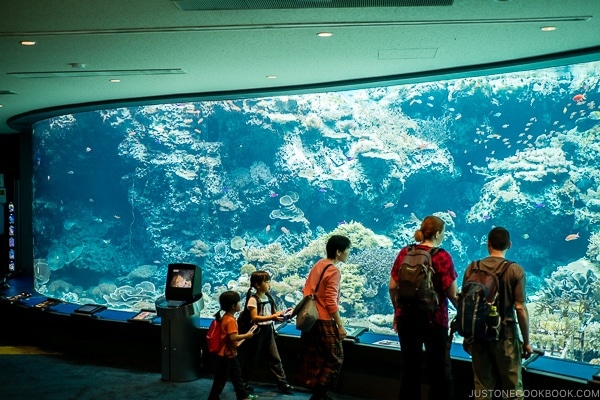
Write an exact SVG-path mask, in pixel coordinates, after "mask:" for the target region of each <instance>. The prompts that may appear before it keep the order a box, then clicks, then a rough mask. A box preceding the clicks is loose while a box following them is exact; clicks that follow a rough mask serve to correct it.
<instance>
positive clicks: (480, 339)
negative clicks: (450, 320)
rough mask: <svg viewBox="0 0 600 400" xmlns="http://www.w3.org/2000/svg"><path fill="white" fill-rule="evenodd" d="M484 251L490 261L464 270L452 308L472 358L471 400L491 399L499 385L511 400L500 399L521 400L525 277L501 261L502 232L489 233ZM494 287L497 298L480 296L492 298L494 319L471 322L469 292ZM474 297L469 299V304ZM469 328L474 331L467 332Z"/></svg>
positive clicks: (505, 241)
mask: <svg viewBox="0 0 600 400" xmlns="http://www.w3.org/2000/svg"><path fill="white" fill-rule="evenodd" d="M487 247H488V253H489V257H486V258H484V259H482V260H479V261H477V262H473V263H471V264H470V265H469V266H468V267H467V270H466V271H465V276H464V278H463V289H462V291H461V294H460V296H459V301H458V307H457V309H458V314H457V324H458V326H459V327H458V330H459V334H461V335H463V336H465V339H464V340H465V342H466V343H468V346H469V347H470V348H466V349H467V350H470V351H471V356H472V358H473V359H472V365H473V375H474V381H475V391H474V393H473V395H472V396H471V397H474V398H475V399H477V400H487V399H492V398H493V390H494V389H496V384H497V383H499V384H501V389H502V390H503V391H504V392H503V393H506V394H507V395H509V396H510V397H505V398H510V399H523V381H522V378H521V358H528V357H529V356H530V355H531V353H532V348H531V344H530V343H529V315H528V313H527V307H526V305H525V299H526V296H525V271H524V270H523V268H522V267H521V266H520V265H518V264H516V263H514V262H510V261H507V260H506V258H505V255H506V252H507V251H508V249H510V247H511V241H510V234H509V232H508V231H507V230H506V229H505V228H502V227H495V228H493V229H492V230H491V231H490V232H489V234H488V242H487ZM489 277H491V279H492V280H489ZM494 279H496V281H494ZM486 282H487V283H486ZM495 282H497V285H498V287H497V294H496V293H493V292H494V291H495V290H488V291H489V292H492V293H485V295H488V294H489V295H490V296H491V298H488V300H487V302H488V305H490V307H489V308H490V311H491V312H492V313H493V314H494V315H488V316H487V317H478V316H476V315H475V313H474V312H472V311H469V310H473V309H475V308H478V307H472V306H471V307H469V302H471V301H472V300H469V299H468V297H469V296H468V293H474V289H473V287H475V286H476V285H478V284H479V285H480V286H481V287H482V288H485V287H486V286H487V287H492V289H493V286H494V285H495ZM482 290H483V289H482ZM482 293H483V291H482ZM482 296H483V294H482ZM476 297H477V296H472V297H471V299H473V298H476ZM492 301H493V302H494V303H492ZM491 305H494V307H496V308H497V314H499V316H497V317H496V316H495V312H494V311H492V307H491ZM469 319H470V321H471V322H468V323H464V324H463V325H461V321H463V322H464V321H465V320H469ZM486 319H487V320H488V321H489V320H494V319H497V320H498V322H499V329H498V330H497V331H496V329H495V326H496V325H498V324H497V323H496V322H486ZM480 320H481V321H480ZM517 322H518V328H519V329H520V331H521V336H522V337H523V343H522V344H521V341H520V339H519V335H518V332H517ZM480 323H483V325H484V327H483V328H481V329H479V328H477V327H476V326H477V325H480ZM469 325H471V326H473V328H469Z"/></svg>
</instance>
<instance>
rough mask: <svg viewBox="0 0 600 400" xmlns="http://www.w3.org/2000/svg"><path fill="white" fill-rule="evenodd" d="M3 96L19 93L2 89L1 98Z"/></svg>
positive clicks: (0, 91)
mask: <svg viewBox="0 0 600 400" xmlns="http://www.w3.org/2000/svg"><path fill="white" fill-rule="evenodd" d="M3 94H17V92H13V91H12V90H2V89H0V96H2V95H3Z"/></svg>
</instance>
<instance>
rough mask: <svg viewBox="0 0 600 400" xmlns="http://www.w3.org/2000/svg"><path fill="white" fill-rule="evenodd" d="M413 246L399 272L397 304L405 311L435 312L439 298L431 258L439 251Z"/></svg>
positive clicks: (410, 247)
mask: <svg viewBox="0 0 600 400" xmlns="http://www.w3.org/2000/svg"><path fill="white" fill-rule="evenodd" d="M438 250H439V249H438V248H437V247H433V248H431V249H430V250H423V249H419V248H417V246H416V245H414V244H413V245H411V246H409V248H408V252H407V253H406V255H405V256H404V259H403V260H402V265H401V266H400V270H399V271H398V281H397V290H396V304H397V305H398V306H399V307H400V308H403V309H407V308H410V309H413V310H418V311H424V312H433V311H434V310H435V309H436V307H437V306H438V296H437V293H436V291H435V289H434V287H433V281H432V277H433V274H434V273H435V270H434V269H433V265H432V262H431V257H432V256H433V255H434V254H435V253H436V252H437V251H438Z"/></svg>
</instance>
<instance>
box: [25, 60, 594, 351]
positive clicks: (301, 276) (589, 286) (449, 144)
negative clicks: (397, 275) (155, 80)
mask: <svg viewBox="0 0 600 400" xmlns="http://www.w3.org/2000/svg"><path fill="white" fill-rule="evenodd" d="M599 77H600V64H599V63H582V64H576V65H571V66H566V67H560V68H549V69H539V70H533V71H527V72H518V73H507V74H498V75H493V76H480V77H471V78H463V79H454V80H444V81H436V82H428V83H417V84H403V85H393V86H382V87H372V88H368V89H356V90H348V91H335V92H324V93H318V94H314V93H311V94H299V95H287V96H280V95H278V96H273V97H261V98H244V99H231V100H223V101H198V102H191V103H172V104H160V105H144V106H139V107H127V108H114V109H103V110H97V111H93V112H82V113H77V114H69V115H62V116H58V117H55V118H50V119H47V120H43V121H40V122H38V123H36V124H35V125H34V133H33V138H34V150H33V155H34V159H33V164H34V204H33V208H34V210H33V212H34V218H33V223H34V227H33V228H34V241H35V242H34V270H35V285H36V290H37V291H38V292H40V293H42V294H44V295H47V296H49V297H54V298H59V299H62V300H65V301H69V302H74V303H80V304H85V303H95V304H105V305H106V306H108V307H109V308H112V309H118V310H141V309H144V308H152V307H153V305H154V301H155V299H156V298H157V297H158V296H160V295H162V294H163V293H164V288H165V279H166V273H167V265H168V264H170V263H192V264H196V265H199V266H201V267H202V269H203V281H204V286H203V290H202V292H203V294H204V297H205V301H206V307H205V309H204V310H203V313H204V315H207V316H209V315H212V314H213V313H214V312H215V311H216V310H217V309H218V301H217V298H218V295H219V294H220V293H221V292H223V291H225V290H228V289H232V290H237V291H239V292H241V293H245V292H246V291H247V290H248V286H249V282H248V275H249V273H251V272H252V271H254V270H256V269H259V270H267V271H268V272H269V273H270V274H271V276H272V278H273V280H272V292H273V295H274V297H275V299H276V300H277V302H278V303H279V306H280V307H288V306H292V305H294V304H295V303H296V302H297V301H298V300H299V299H300V298H301V292H300V290H301V287H302V285H303V283H304V280H305V277H306V274H307V272H308V270H309V268H310V267H311V266H312V264H313V263H314V262H315V261H316V260H318V259H319V258H320V257H322V256H323V255H324V244H325V241H326V239H327V237H328V236H329V235H331V234H343V235H347V236H348V237H350V239H351V241H352V249H351V254H350V257H349V258H348V260H347V263H345V264H343V265H342V266H341V270H342V287H341V305H342V315H343V317H344V318H346V319H347V320H348V321H349V322H351V323H352V324H353V325H362V326H367V327H369V328H370V329H371V330H373V331H376V332H387V333H392V329H391V318H392V309H391V305H390V301H389V296H388V290H387V285H388V282H389V273H390V269H391V266H392V263H393V261H394V259H395V257H396V255H397V253H398V251H399V250H400V248H401V247H402V246H405V245H407V244H410V243H412V242H413V234H414V232H415V231H416V230H417V229H418V227H419V224H420V221H421V220H422V219H423V218H424V217H425V216H427V215H429V214H435V215H437V216H439V217H441V218H442V219H444V220H445V221H446V237H445V240H444V242H443V243H442V246H443V247H444V248H445V249H447V250H448V251H449V252H450V254H451V255H452V257H453V259H454V262H455V265H456V269H457V271H458V273H459V285H460V282H461V281H462V277H463V273H464V271H465V268H466V266H467V265H468V263H469V262H470V261H471V260H474V259H477V258H482V257H485V256H486V255H487V250H486V235H487V233H488V231H489V230H490V229H491V228H492V227H493V226H504V227H506V228H508V229H509V230H510V232H511V235H512V248H511V249H510V250H509V252H508V255H507V257H508V258H509V259H511V260H514V261H517V262H518V263H520V264H521V265H522V266H523V267H524V268H525V270H526V272H527V292H528V293H527V294H528V305H529V310H530V316H531V332H532V339H533V342H534V346H536V347H539V348H543V349H545V350H546V351H547V354H552V355H556V356H557V357H565V358H572V359H577V360H583V361H591V360H592V359H597V358H599V357H600V356H599V355H598V352H599V351H600V350H599V349H600V346H599V345H598V343H599V340H600V330H599V327H600V324H599V319H600V317H599V312H600V284H599V281H598V277H599V276H600V272H599V271H600V270H599V263H600V223H599V222H600V168H598V167H599V165H600V161H599V157H598V154H599V153H600V140H599V139H600V107H599V106H600V94H599V93H598V89H599V85H598V79H599Z"/></svg>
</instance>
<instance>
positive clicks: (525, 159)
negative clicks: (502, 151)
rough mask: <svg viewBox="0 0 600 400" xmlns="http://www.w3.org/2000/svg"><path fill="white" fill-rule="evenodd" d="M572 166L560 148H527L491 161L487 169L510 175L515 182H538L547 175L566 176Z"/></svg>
mask: <svg viewBox="0 0 600 400" xmlns="http://www.w3.org/2000/svg"><path fill="white" fill-rule="evenodd" d="M572 166H573V163H572V162H571V161H570V160H567V159H566V157H565V152H564V151H563V150H562V149H561V148H557V147H546V148H528V149H525V150H523V151H519V152H517V153H516V154H515V155H513V156H510V157H506V158H505V159H503V160H494V159H492V160H491V161H490V162H489V164H488V169H489V170H490V171H493V172H495V173H497V174H511V175H512V176H513V177H514V178H515V179H516V180H522V181H528V182H539V181H541V180H542V179H544V178H545V177H546V176H547V175H550V174H551V175H562V174H567V173H568V172H569V171H570V170H571V168H572Z"/></svg>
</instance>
